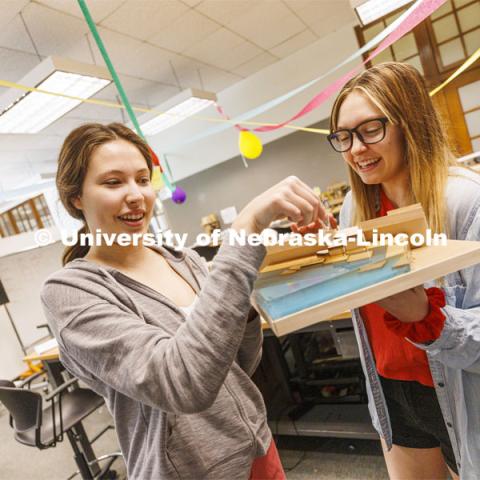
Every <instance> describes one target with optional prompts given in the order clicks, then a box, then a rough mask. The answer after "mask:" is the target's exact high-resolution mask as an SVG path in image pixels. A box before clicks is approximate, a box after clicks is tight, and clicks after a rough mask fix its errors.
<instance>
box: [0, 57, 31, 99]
mask: <svg viewBox="0 0 480 480" xmlns="http://www.w3.org/2000/svg"><path fill="white" fill-rule="evenodd" d="M39 63H40V60H39V59H38V57H37V56H36V55H33V54H31V53H22V52H18V51H13V50H9V49H5V48H0V72H1V74H0V77H1V78H2V80H8V81H10V82H18V81H19V80H20V79H21V78H22V77H23V76H24V75H26V74H27V73H28V72H29V71H30V70H31V69H32V68H33V67H36V66H37V65H38V64H39ZM3 92H4V90H3V88H2V89H0V95H1V94H3Z"/></svg>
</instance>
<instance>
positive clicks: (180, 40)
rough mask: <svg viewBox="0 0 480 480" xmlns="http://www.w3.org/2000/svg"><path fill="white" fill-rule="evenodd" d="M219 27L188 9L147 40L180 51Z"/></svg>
mask: <svg viewBox="0 0 480 480" xmlns="http://www.w3.org/2000/svg"><path fill="white" fill-rule="evenodd" d="M219 28H220V25H219V24H218V23H216V22H214V21H212V20H210V19H208V18H207V17H205V16H204V15H202V14H200V13H197V12H196V11H194V10H189V11H188V12H186V13H185V14H184V15H182V16H181V17H180V18H179V19H178V20H176V21H174V22H173V23H172V25H171V26H169V27H167V28H164V29H162V30H160V31H159V32H158V33H157V34H155V35H154V36H153V37H151V38H150V39H149V42H150V43H153V44H154V45H158V46H159V47H163V48H166V49H167V50H171V51H174V52H179V53H181V52H183V51H185V50H186V49H187V48H189V47H191V46H193V45H195V44H196V43H198V42H199V41H201V40H203V39H204V38H205V37H207V36H208V35H210V34H211V33H213V32H215V30H218V29H219Z"/></svg>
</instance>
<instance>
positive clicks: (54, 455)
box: [0, 408, 388, 480]
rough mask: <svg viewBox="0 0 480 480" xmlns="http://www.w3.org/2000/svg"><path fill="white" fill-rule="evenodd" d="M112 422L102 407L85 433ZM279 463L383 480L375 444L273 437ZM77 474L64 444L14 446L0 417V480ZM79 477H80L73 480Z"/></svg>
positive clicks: (104, 448) (315, 472) (110, 437)
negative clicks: (40, 446) (275, 442)
mask: <svg viewBox="0 0 480 480" xmlns="http://www.w3.org/2000/svg"><path fill="white" fill-rule="evenodd" d="M109 423H111V417H110V414H109V413H108V411H107V410H106V409H105V408H102V409H99V410H97V412H95V413H94V414H92V415H90V417H88V419H87V421H86V422H85V428H86V430H87V432H88V433H89V434H90V436H93V435H94V434H95V432H98V431H99V430H100V429H101V428H103V426H105V425H108V424H109ZM277 445H278V447H279V451H280V456H281V459H282V463H283V465H284V468H285V470H286V473H287V478H288V479H289V480H290V479H291V480H306V479H316V480H330V479H331V480H333V479H335V480H361V479H375V480H381V479H387V478H388V476H387V471H386V468H385V463H384V461H383V457H382V454H381V449H380V444H379V442H378V441H373V440H342V439H327V438H312V437H292V436H289V437H285V436H282V437H278V438H277ZM94 449H95V453H96V454H97V455H101V454H105V453H110V452H113V451H116V450H117V449H118V444H117V442H116V439H115V433H114V432H113V430H110V431H108V432H107V433H106V434H105V435H104V436H103V437H101V438H100V439H99V440H98V441H97V442H96V443H95V444H94ZM115 469H116V470H117V472H118V473H119V474H120V478H126V471H125V466H124V465H123V462H122V461H121V460H117V461H116V462H115ZM75 471H76V465H75V462H74V460H73V458H72V451H71V448H70V445H69V443H68V440H66V441H64V442H63V443H61V444H58V445H57V447H55V448H52V449H48V450H43V451H40V450H37V449H36V448H30V447H26V446H24V445H21V444H19V443H17V442H16V441H15V440H14V439H13V435H12V430H11V429H10V427H9V425H8V416H7V415H6V414H5V412H3V414H1V413H0V479H1V480H3V479H5V480H6V479H8V480H26V479H29V480H30V479H34V480H57V479H58V480H66V479H67V478H68V477H69V476H70V475H71V474H72V473H74V472H75ZM77 478H79V477H77Z"/></svg>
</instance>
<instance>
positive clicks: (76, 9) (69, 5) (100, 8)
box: [36, 0, 125, 23]
mask: <svg viewBox="0 0 480 480" xmlns="http://www.w3.org/2000/svg"><path fill="white" fill-rule="evenodd" d="M36 1H37V3H40V4H42V5H45V6H47V7H50V8H53V9H55V10H58V11H60V12H64V13H68V14H70V15H74V16H75V17H79V18H84V16H83V13H82V10H81V9H80V6H79V5H78V1H77V0H36ZM124 3H125V0H94V1H89V2H87V6H88V11H89V12H90V15H91V16H92V18H93V21H94V22H95V23H98V22H101V21H102V20H103V19H105V18H106V17H108V15H110V14H111V13H113V12H114V11H115V10H117V9H118V8H119V7H120V6H121V5H122V4H124Z"/></svg>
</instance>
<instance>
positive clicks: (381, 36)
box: [169, 0, 423, 150]
mask: <svg viewBox="0 0 480 480" xmlns="http://www.w3.org/2000/svg"><path fill="white" fill-rule="evenodd" d="M422 1H423V0H417V1H416V2H415V3H414V4H413V5H412V6H411V7H409V8H408V9H407V10H406V11H405V12H404V13H402V15H400V17H398V18H397V19H396V20H395V21H394V22H392V23H391V24H390V25H389V26H388V27H387V28H385V30H383V31H382V32H380V33H379V34H378V35H376V36H375V37H374V38H372V40H370V41H369V42H367V43H366V44H365V45H364V46H363V47H362V48H360V49H359V50H357V51H356V52H355V53H354V54H352V55H350V56H349V57H348V58H346V59H345V60H343V61H342V62H340V63H339V64H338V65H336V66H335V67H333V68H331V69H330V70H328V71H327V72H325V73H323V74H322V75H320V76H319V77H317V78H315V79H313V80H310V81H309V82H307V83H305V84H303V85H301V86H299V87H296V88H295V89H293V90H291V91H290V92H287V93H285V94H284V95H281V96H280V97H277V98H275V99H273V100H270V101H268V102H266V103H264V104H263V105H260V106H258V107H255V108H254V109H252V110H249V111H248V112H245V113H243V114H241V115H238V116H237V117H235V118H234V119H233V120H230V118H229V117H228V116H227V115H226V114H223V115H222V114H221V115H222V116H224V118H225V119H226V120H228V121H229V122H230V123H233V124H234V125H238V127H237V128H240V129H241V128H243V127H241V126H240V125H239V124H240V123H243V124H244V125H251V124H253V123H261V126H270V125H271V126H274V125H276V124H268V123H265V122H248V120H250V119H251V118H253V117H256V116H258V115H260V114H262V113H264V112H266V111H268V110H271V109H272V108H274V107H276V106H278V105H280V104H281V103H283V102H285V101H287V100H289V99H290V98H292V97H293V96H295V95H297V94H298V93H301V92H302V91H304V90H306V89H307V88H309V87H311V86H312V85H314V84H315V83H317V82H319V81H320V80H322V79H323V78H325V77H327V76H328V75H330V74H332V73H334V72H335V71H337V70H338V69H340V68H341V67H343V66H345V65H347V64H348V63H350V62H351V61H353V60H356V59H357V58H361V57H362V55H363V54H364V53H366V52H368V51H369V50H371V49H372V48H373V47H374V46H375V45H377V44H379V43H380V42H381V41H382V40H383V39H385V38H386V37H387V36H388V35H389V34H390V33H392V32H393V31H394V30H395V29H396V28H397V27H398V26H399V25H400V24H401V23H402V22H403V21H404V20H405V19H406V18H407V17H408V16H409V15H410V13H411V12H413V11H414V10H415V9H416V8H417V7H418V6H419V5H420V4H421V3H422ZM284 127H285V128H290V127H294V126H293V125H289V124H286V125H284ZM229 128H230V127H229V125H220V126H218V127H213V128H210V129H209V130H207V131H206V132H202V133H199V134H198V135H194V136H192V137H190V138H189V139H186V140H184V141H182V143H181V144H179V145H174V146H170V147H169V149H171V150H175V149H177V148H180V147H183V146H185V145H188V144H190V143H194V142H198V141H199V140H203V139H204V138H207V137H209V136H210V135H214V134H216V133H220V132H223V131H225V130H228V129H229ZM297 129H298V130H303V131H310V132H315V133H324V134H328V133H329V132H328V131H326V130H323V131H322V130H321V129H314V128H306V127H303V128H297Z"/></svg>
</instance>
